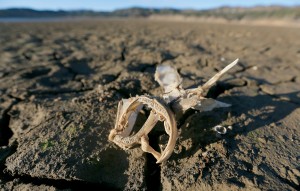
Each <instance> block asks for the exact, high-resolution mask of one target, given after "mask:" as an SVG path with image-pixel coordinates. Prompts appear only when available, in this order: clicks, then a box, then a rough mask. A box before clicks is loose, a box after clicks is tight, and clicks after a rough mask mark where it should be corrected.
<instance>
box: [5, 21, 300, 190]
mask: <svg viewBox="0 0 300 191" xmlns="http://www.w3.org/2000/svg"><path fill="white" fill-rule="evenodd" d="M0 28H1V33H0V44H1V47H0V96H1V97H0V146H1V147H0V190H21V189H23V190H80V189H83V188H93V187H96V188H98V189H106V190H220V189H222V190H299V189H300V186H299V183H300V166H299V164H300V155H299V153H300V138H299V134H300V107H299V106H300V63H299V61H300V48H299V47H300V41H299V39H300V33H299V29H296V28H287V27H286V28H285V27H264V26H245V25H241V26H239V25H225V24H209V23H199V22H197V23H193V22H189V23H183V22H171V23H168V22H163V21H145V20H93V21H78V22H55V23H14V24H12V23H11V24H10V23H5V24H4V23H2V24H0ZM236 58H240V62H239V65H238V66H236V67H235V68H233V69H232V70H231V71H230V72H229V73H228V74H226V75H225V76H224V77H223V78H222V79H221V81H220V82H218V83H217V84H216V85H215V86H214V87H213V88H212V89H211V90H210V91H209V92H208V93H207V96H208V97H212V98H215V99H217V100H220V101H224V102H226V103H230V104H232V107H230V108H226V109H216V110H214V111H211V112H204V113H197V112H194V111H189V112H187V114H185V115H184V116H183V118H182V120H181V121H180V122H179V123H178V128H179V132H180V134H179V137H178V141H177V144H176V148H175V151H174V154H173V155H172V156H171V157H170V159H169V160H168V161H167V162H165V163H163V164H161V165H157V164H155V159H154V158H153V157H152V155H148V154H145V153H143V152H142V151H141V149H140V148H139V147H136V148H134V149H131V150H127V151H123V150H121V149H120V148H118V147H117V146H116V145H114V144H112V143H110V142H108V140H107V137H108V133H109V131H110V129H112V128H113V126H114V120H115V114H116V110H117V102H118V101H119V100H120V99H121V98H128V97H130V96H134V95H142V94H151V95H160V94H161V93H162V90H161V88H160V87H159V85H158V84H157V83H156V82H155V81H154V72H155V67H156V65H157V64H161V63H170V64H172V65H174V66H175V67H177V68H178V71H179V73H180V74H181V75H182V76H183V78H184V82H183V86H184V87H185V88H186V87H195V86H196V85H200V84H202V83H203V82H205V81H206V80H208V79H209V78H210V77H211V76H212V75H213V74H215V73H216V72H217V71H219V70H220V69H222V68H223V67H224V66H225V65H227V64H228V63H230V62H231V61H233V60H234V59H236ZM215 125H224V126H229V125H231V126H232V130H229V131H228V133H227V134H225V135H222V136H216V134H215V132H214V131H212V128H213V127H214V126H215ZM150 140H151V142H150V144H152V145H153V147H155V148H158V144H159V143H160V142H163V141H165V134H164V133H163V132H161V131H159V130H157V131H154V132H152V134H150Z"/></svg>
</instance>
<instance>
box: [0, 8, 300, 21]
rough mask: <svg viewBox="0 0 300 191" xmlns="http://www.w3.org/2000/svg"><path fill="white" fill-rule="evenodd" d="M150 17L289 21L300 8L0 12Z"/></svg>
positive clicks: (299, 15) (11, 12)
mask: <svg viewBox="0 0 300 191" xmlns="http://www.w3.org/2000/svg"><path fill="white" fill-rule="evenodd" d="M152 15H182V16H196V17H213V18H224V19H227V20H241V19H261V18H276V19H282V18H288V19H292V20H300V6H297V7H282V6H268V7H251V8H243V7H221V8H217V9H209V10H178V9H150V8H138V7H134V8H128V9H119V10H115V11H112V12H98V11H89V10H78V11H63V10H61V11H49V10H45V11H37V10H33V9H15V8H13V9H4V10H0V18H14V17H15V18H41V17H43V18H48V17H149V16H152Z"/></svg>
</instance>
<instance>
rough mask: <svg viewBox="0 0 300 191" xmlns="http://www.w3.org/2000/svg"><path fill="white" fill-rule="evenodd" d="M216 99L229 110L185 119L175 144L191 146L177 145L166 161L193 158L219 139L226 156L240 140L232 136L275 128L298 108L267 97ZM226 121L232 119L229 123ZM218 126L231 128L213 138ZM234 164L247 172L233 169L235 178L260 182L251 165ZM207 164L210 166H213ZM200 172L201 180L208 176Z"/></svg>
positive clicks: (294, 94)
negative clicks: (228, 104)
mask: <svg viewBox="0 0 300 191" xmlns="http://www.w3.org/2000/svg"><path fill="white" fill-rule="evenodd" d="M299 92H300V91H298V92H292V93H288V94H278V95H276V97H277V96H278V97H289V98H295V97H298V96H297V94H299ZM298 98H299V97H298ZM218 100H220V101H224V102H226V103H230V104H232V106H231V107H229V108H220V109H215V110H213V111H210V112H202V113H194V114H192V115H191V116H190V118H189V119H187V120H188V121H186V122H185V124H184V125H183V126H182V127H181V134H180V138H179V140H177V145H179V144H178V142H183V141H186V140H188V139H191V142H192V146H191V147H190V148H188V149H186V148H185V147H184V146H182V145H181V146H180V147H181V148H180V149H181V150H180V151H179V152H177V153H173V154H172V156H171V157H170V159H169V160H171V161H179V160H180V159H184V158H189V157H191V156H195V154H196V153H197V152H199V149H201V150H202V151H205V150H206V149H205V147H206V146H208V145H210V144H212V143H215V142H217V141H220V140H224V142H225V145H224V146H225V147H226V150H227V154H230V153H234V152H235V151H238V150H239V148H238V144H239V143H240V142H241V140H240V139H234V137H236V136H237V135H245V136H250V135H251V134H249V133H251V132H252V131H255V130H257V129H260V128H263V127H266V126H272V125H275V126H278V125H280V124H281V122H280V121H281V120H282V119H284V118H285V117H287V116H288V115H290V114H291V113H292V112H293V111H294V110H296V109H297V108H299V105H298V104H295V103H293V102H288V101H282V100H280V99H274V97H271V96H269V95H256V96H248V95H228V96H224V97H222V98H219V99H218ZM257 111H259V112H257ZM229 116H230V117H229ZM228 119H232V121H231V120H228ZM235 120H236V121H235ZM187 124H189V125H187ZM219 124H226V125H232V126H233V129H232V130H227V134H225V135H222V136H221V137H216V132H215V131H213V130H212V127H214V126H216V125H219ZM226 125H225V126H226ZM253 138H255V137H253ZM175 150H176V148H175ZM253 152H254V153H253V156H252V155H251V156H250V157H255V156H258V155H259V153H258V152H259V151H258V150H256V149H255V147H254V149H253ZM200 155H201V153H200ZM200 158H201V156H199V160H201V159H200ZM216 160H217V159H216ZM234 162H236V163H237V164H242V166H244V167H245V168H246V169H249V170H250V171H247V170H243V169H237V171H236V172H237V173H238V175H240V176H245V177H248V178H249V179H253V177H254V178H255V179H256V180H257V182H258V183H262V182H263V181H264V179H265V177H264V176H262V175H257V174H254V173H252V172H251V169H252V168H253V165H252V164H251V163H248V162H246V161H242V160H239V159H236V158H235V159H234ZM209 163H211V162H209ZM207 165H208V166H211V165H213V164H207ZM204 170H205V168H204V169H203V171H202V178H203V177H204V176H210V173H209V172H204ZM206 170H207V169H206ZM273 171H274V170H273ZM267 173H270V174H272V173H274V172H272V169H270V170H269V171H267ZM198 176H199V175H198ZM204 178H205V177H204ZM227 181H228V182H231V183H233V184H236V185H237V186H240V187H243V186H242V184H243V183H242V182H240V181H239V180H238V179H227ZM289 185H290V186H292V187H295V186H294V185H293V183H292V182H291V183H290V182H289Z"/></svg>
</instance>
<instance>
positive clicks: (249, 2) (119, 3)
mask: <svg viewBox="0 0 300 191" xmlns="http://www.w3.org/2000/svg"><path fill="white" fill-rule="evenodd" d="M256 5H265V6H267V5H285V6H295V5H300V0H227V1H226V0H0V9H6V8H13V7H14V8H32V9H37V10H78V9H81V10H82V9H87V10H94V11H113V10H116V9H121V8H129V7H148V8H176V9H210V8H216V7H220V6H246V7H249V6H256Z"/></svg>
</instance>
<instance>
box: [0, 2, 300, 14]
mask: <svg viewBox="0 0 300 191" xmlns="http://www.w3.org/2000/svg"><path fill="white" fill-rule="evenodd" d="M256 7H265V8H267V7H284V8H297V7H300V3H299V4H298V5H281V4H272V5H259V4H257V5H250V6H247V5H245V6H232V5H220V6H215V7H211V8H203V9H195V8H174V7H147V6H128V7H123V8H116V9H113V10H95V9H86V8H83V9H60V8H58V9H51V8H50V9H43V8H42V9H39V8H31V7H21V6H20V7H7V8H0V10H8V9H30V10H35V11H94V12H114V11H118V10H125V9H133V8H137V9H158V10H164V9H173V10H194V11H202V10H213V9H219V8H256Z"/></svg>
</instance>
